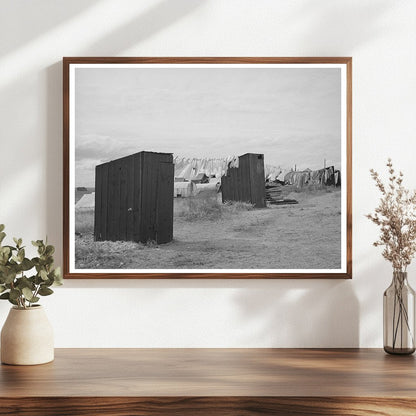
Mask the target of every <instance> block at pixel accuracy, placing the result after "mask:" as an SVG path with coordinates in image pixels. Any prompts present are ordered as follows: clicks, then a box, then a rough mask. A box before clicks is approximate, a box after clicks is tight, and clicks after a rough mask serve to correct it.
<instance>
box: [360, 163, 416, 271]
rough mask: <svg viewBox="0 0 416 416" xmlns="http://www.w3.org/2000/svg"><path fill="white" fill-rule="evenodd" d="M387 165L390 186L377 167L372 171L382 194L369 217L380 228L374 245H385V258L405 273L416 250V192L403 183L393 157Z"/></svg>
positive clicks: (396, 269) (401, 175)
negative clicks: (394, 165) (384, 181)
mask: <svg viewBox="0 0 416 416" xmlns="http://www.w3.org/2000/svg"><path fill="white" fill-rule="evenodd" d="M387 168H388V171H389V179H388V184H387V185H384V184H383V182H382V181H381V179H380V177H379V174H378V173H377V172H376V171H375V170H374V169H371V170H370V172H371V177H372V178H373V179H374V181H375V183H376V186H377V188H378V189H379V190H380V192H381V194H382V197H381V199H380V204H379V206H378V207H377V208H376V209H375V210H374V214H368V215H367V216H366V217H367V218H368V219H370V220H371V221H372V222H374V223H375V224H377V225H378V226H379V227H380V237H379V239H378V240H377V241H376V242H374V243H373V245H374V246H376V247H377V246H384V250H383V253H382V254H383V257H384V258H385V259H386V260H388V261H389V262H391V263H392V265H393V269H394V271H396V272H405V271H406V269H407V266H409V264H410V263H411V262H412V259H413V257H414V256H415V253H416V191H410V190H409V189H406V188H405V187H404V186H403V184H402V183H403V173H402V172H399V173H398V174H397V173H396V171H395V170H394V168H393V163H392V161H391V159H390V158H389V159H388V161H387Z"/></svg>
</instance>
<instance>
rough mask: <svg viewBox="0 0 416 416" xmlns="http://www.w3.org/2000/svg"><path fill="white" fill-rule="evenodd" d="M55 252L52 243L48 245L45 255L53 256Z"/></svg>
mask: <svg viewBox="0 0 416 416" xmlns="http://www.w3.org/2000/svg"><path fill="white" fill-rule="evenodd" d="M53 253H55V247H54V246H52V245H49V246H46V249H45V256H52V254H53Z"/></svg>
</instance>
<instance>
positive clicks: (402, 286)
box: [383, 271, 415, 354]
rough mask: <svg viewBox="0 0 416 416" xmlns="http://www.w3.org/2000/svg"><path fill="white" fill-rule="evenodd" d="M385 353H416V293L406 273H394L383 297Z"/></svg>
mask: <svg viewBox="0 0 416 416" xmlns="http://www.w3.org/2000/svg"><path fill="white" fill-rule="evenodd" d="M383 324H384V325H383V327H384V328H383V329H384V334H383V335H384V351H386V352H387V353H389V354H413V352H414V351H415V337H414V335H415V291H414V290H413V289H412V288H411V287H410V286H409V283H408V282H407V273H406V272H397V271H395V272H393V280H392V282H391V285H390V286H389V287H388V288H387V289H386V291H385V292H384V296H383Z"/></svg>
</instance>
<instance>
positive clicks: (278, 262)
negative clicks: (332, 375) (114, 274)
mask: <svg viewBox="0 0 416 416" xmlns="http://www.w3.org/2000/svg"><path fill="white" fill-rule="evenodd" d="M288 197H289V198H294V199H297V200H298V201H299V204H298V205H281V206H270V207H268V208H264V209H253V207H252V206H251V205H250V204H245V203H233V204H221V201H220V196H219V195H217V194H205V195H200V196H199V197H195V198H182V199H180V198H179V199H175V207H174V240H173V241H172V242H171V243H168V244H161V245H156V244H151V243H149V244H147V245H144V244H140V243H134V242H109V241H104V242H94V240H93V225H94V224H93V221H94V212H93V210H79V211H77V212H76V232H77V235H76V238H75V251H76V254H75V257H76V267H77V268H85V269H265V268H270V269H300V268H309V269H321V268H322V269H331V268H339V267H340V261H341V192H340V191H339V190H335V189H333V188H330V189H323V190H314V191H310V190H309V191H305V192H296V193H292V194H289V195H288Z"/></svg>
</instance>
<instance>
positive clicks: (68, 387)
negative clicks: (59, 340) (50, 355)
mask: <svg viewBox="0 0 416 416" xmlns="http://www.w3.org/2000/svg"><path fill="white" fill-rule="evenodd" d="M415 374H416V364H415V359H414V356H403V357H396V356H389V355H386V354H385V353H384V352H383V351H382V350H378V349H376V350H373V349H342V350H334V349H58V350H56V358H55V361H54V362H52V363H49V364H45V365H41V366H8V365H2V366H1V368H0V415H4V414H18V415H29V414H30V415H72V414H74V415H94V414H99V415H212V414H214V413H215V415H216V416H217V415H256V414H267V415H279V414H282V415H368V414H375V415H396V414H397V415H415V414H416V377H415Z"/></svg>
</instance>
